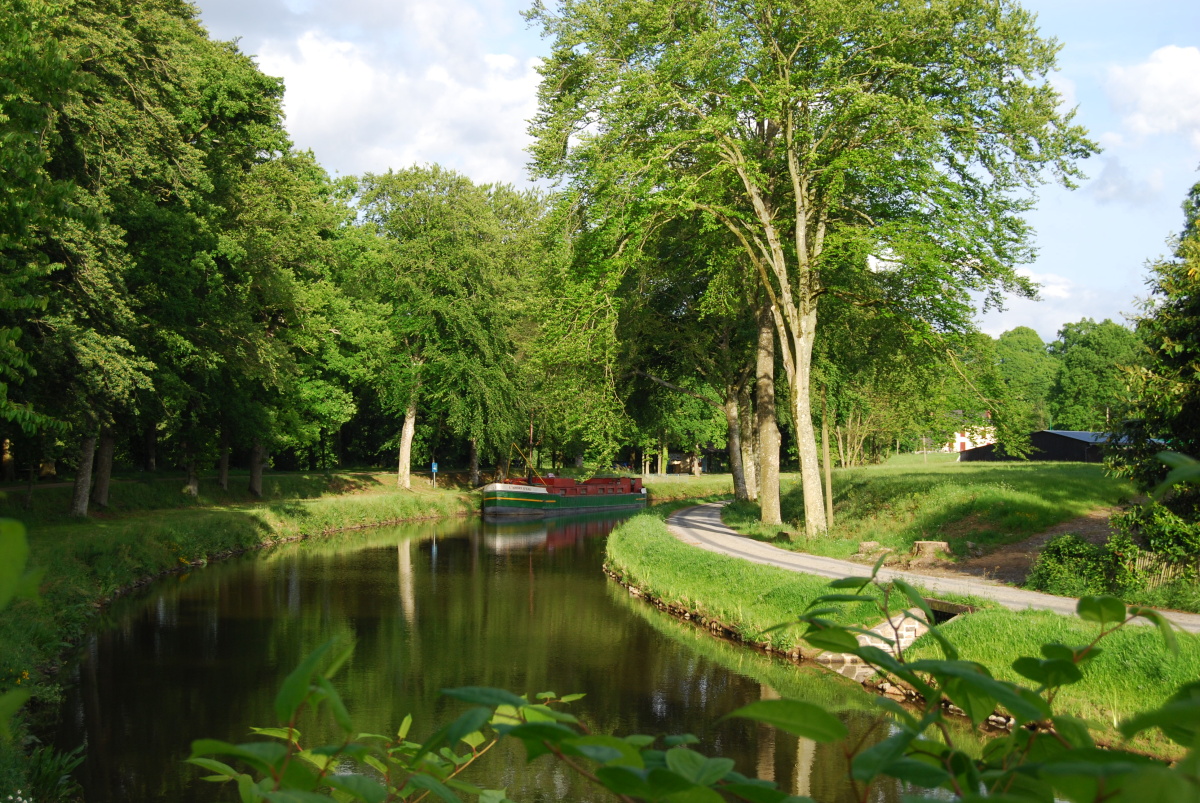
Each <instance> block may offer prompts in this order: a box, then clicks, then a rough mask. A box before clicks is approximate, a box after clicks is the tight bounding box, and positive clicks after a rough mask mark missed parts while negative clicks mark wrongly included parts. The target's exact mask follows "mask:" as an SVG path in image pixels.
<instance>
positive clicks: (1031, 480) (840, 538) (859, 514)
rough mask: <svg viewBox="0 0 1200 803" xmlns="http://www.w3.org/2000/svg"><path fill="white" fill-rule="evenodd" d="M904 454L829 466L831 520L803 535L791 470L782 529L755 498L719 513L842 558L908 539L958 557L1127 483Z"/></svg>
mask: <svg viewBox="0 0 1200 803" xmlns="http://www.w3.org/2000/svg"><path fill="white" fill-rule="evenodd" d="M902 457H903V458H905V459H904V460H903V461H899V460H898V461H897V462H895V463H886V464H883V465H879V466H870V467H867V468H858V469H845V470H838V471H835V472H834V474H833V492H834V526H833V527H832V528H831V530H830V532H829V534H828V535H826V536H823V537H821V538H814V539H811V540H806V539H805V538H804V537H803V534H802V533H803V517H804V502H803V498H802V493H801V489H800V484H799V478H798V477H797V476H796V475H785V476H784V478H783V481H782V486H783V488H782V494H781V503H782V513H783V519H784V521H785V522H787V525H786V529H787V531H788V532H790V537H784V538H780V537H779V536H778V533H779V532H780V531H781V530H782V529H784V528H780V527H778V526H775V527H764V526H763V525H761V524H760V523H759V521H758V518H759V508H758V505H757V504H755V503H747V502H735V503H733V504H731V505H729V506H728V507H727V508H725V511H724V513H723V517H724V520H725V523H726V524H728V525H729V526H730V527H732V528H734V529H735V530H738V531H739V532H742V533H745V534H747V535H750V536H752V537H756V538H761V539H764V540H771V541H773V542H776V543H778V544H779V545H780V546H784V547H788V548H792V549H797V550H802V551H805V552H811V553H813V554H817V555H827V556H830V557H838V558H848V557H851V556H853V555H854V554H855V553H856V552H857V551H858V544H859V542H860V541H878V542H879V543H880V545H881V546H883V547H887V548H890V549H891V550H893V552H894V553H895V554H896V555H897V556H900V555H906V554H908V552H909V551H910V550H911V548H912V543H913V541H918V540H935V541H947V542H949V543H950V548H951V552H952V553H953V554H954V555H955V556H960V557H961V556H964V555H966V554H967V551H968V547H967V544H966V542H967V541H971V542H973V543H975V544H978V545H981V546H988V545H1000V544H1007V543H1012V542H1015V541H1020V540H1022V539H1025V538H1028V537H1029V536H1031V535H1034V534H1036V533H1039V532H1042V531H1043V530H1045V529H1047V528H1049V527H1053V526H1054V525H1056V524H1060V523H1062V522H1064V521H1068V520H1070V519H1073V518H1076V517H1078V516H1082V515H1084V514H1086V513H1088V512H1089V511H1091V510H1095V509H1096V508H1098V507H1105V506H1110V505H1116V504H1118V503H1120V502H1122V501H1124V500H1127V499H1129V498H1130V497H1131V496H1132V495H1133V493H1134V489H1133V487H1132V485H1130V484H1129V483H1128V482H1127V481H1125V480H1121V479H1115V478H1112V477H1107V476H1105V474H1104V469H1103V467H1101V466H1099V465H1096V464H1091V463H1043V462H1038V463H954V462H941V463H935V462H934V461H933V460H932V458H934V457H935V455H930V458H931V462H930V463H929V465H928V466H926V465H925V464H924V463H920V462H915V461H913V460H911V458H912V457H913V456H912V455H903V456H902Z"/></svg>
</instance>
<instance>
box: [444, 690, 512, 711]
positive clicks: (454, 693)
mask: <svg viewBox="0 0 1200 803" xmlns="http://www.w3.org/2000/svg"><path fill="white" fill-rule="evenodd" d="M442 694H444V695H446V696H447V697H453V698H454V699H455V700H462V701H463V702H464V703H471V704H472V705H486V706H488V707H490V708H495V707H496V706H500V705H511V706H512V707H513V708H518V709H519V708H522V707H523V706H526V705H528V704H529V701H528V700H526V699H525V698H524V697H518V696H517V695H515V694H513V693H512V692H510V691H508V690H506V689H493V688H490V687H488V686H462V687H460V688H457V689H442Z"/></svg>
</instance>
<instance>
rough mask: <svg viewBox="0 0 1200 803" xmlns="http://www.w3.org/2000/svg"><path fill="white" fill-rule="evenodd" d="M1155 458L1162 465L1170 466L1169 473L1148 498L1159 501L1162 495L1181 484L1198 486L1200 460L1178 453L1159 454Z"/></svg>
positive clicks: (1199, 482)
mask: <svg viewBox="0 0 1200 803" xmlns="http://www.w3.org/2000/svg"><path fill="white" fill-rule="evenodd" d="M1157 457H1158V459H1159V460H1161V461H1162V462H1163V463H1165V464H1166V465H1168V466H1170V468H1171V471H1170V472H1169V473H1168V474H1167V476H1166V478H1165V479H1164V480H1163V481H1162V482H1161V483H1159V484H1158V485H1157V486H1156V487H1155V489H1154V490H1153V491H1151V493H1150V496H1151V497H1153V498H1154V499H1161V498H1162V496H1163V494H1165V493H1166V492H1167V491H1169V490H1171V488H1172V487H1173V486H1175V485H1178V484H1179V483H1181V482H1190V483H1192V484H1193V485H1200V460H1196V459H1195V458H1191V457H1188V456H1187V455H1184V454H1179V453H1178V452H1159V453H1158V455H1157Z"/></svg>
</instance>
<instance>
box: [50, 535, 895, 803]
mask: <svg viewBox="0 0 1200 803" xmlns="http://www.w3.org/2000/svg"><path fill="white" fill-rule="evenodd" d="M618 520H619V519H618V518H615V517H608V518H590V519H573V520H556V521H548V522H545V523H540V522H539V523H536V524H531V523H524V524H513V525H503V526H501V525H491V524H486V523H483V522H480V521H478V520H471V521H454V522H449V523H445V522H442V523H438V524H426V525H419V526H408V527H401V528H387V529H379V530H371V531H361V532H359V533H352V534H348V535H345V536H337V537H333V538H327V539H318V540H313V541H309V542H305V543H300V544H294V545H290V546H286V547H281V548H278V549H275V550H272V551H270V552H265V553H258V554H254V555H249V556H246V557H243V558H240V559H235V560H231V561H227V562H224V563H221V564H217V565H214V566H211V567H208V568H205V569H201V570H198V571H194V572H191V573H190V574H187V575H182V576H178V577H171V578H168V579H166V580H164V581H162V582H160V583H158V584H156V585H154V586H152V587H150V588H148V589H147V590H146V591H144V592H143V593H141V594H139V595H138V596H137V597H136V598H129V599H125V600H122V601H121V602H120V603H119V604H117V605H115V606H113V607H112V608H111V609H110V610H109V611H108V612H107V613H106V615H105V617H104V621H103V622H102V624H101V626H100V627H98V628H97V631H96V632H95V634H94V635H92V636H91V637H90V638H89V639H88V641H87V642H86V644H85V645H84V648H83V650H82V651H81V655H80V658H79V662H78V664H77V666H76V667H75V669H74V674H75V678H74V681H75V682H74V683H73V684H72V686H71V688H70V690H69V691H68V694H67V698H66V700H65V702H64V705H63V709H62V723H63V724H62V728H61V731H60V733H59V735H58V741H59V744H60V746H63V747H72V746H74V745H77V744H80V743H82V742H86V743H87V748H88V759H87V762H86V763H85V765H84V766H83V767H82V768H81V770H80V772H79V775H80V778H81V781H82V782H83V784H84V786H85V789H86V792H87V800H88V801H89V803H108V802H109V801H112V802H113V803H116V801H122V802H123V803H124V802H128V803H139V802H140V801H213V800H229V801H232V800H236V799H237V795H236V790H234V789H233V788H232V787H230V786H228V785H221V786H218V785H214V784H209V783H205V782H203V781H199V780H197V779H198V778H199V777H200V776H201V775H202V774H206V773H203V772H202V771H200V770H199V769H198V768H193V767H191V766H189V765H186V764H184V763H183V760H184V759H185V758H186V757H187V755H188V753H189V745H190V743H191V741H192V740H193V739H196V738H200V737H212V738H219V739H226V740H229V741H234V742H238V741H246V740H247V739H248V731H249V729H250V728H251V727H252V726H269V725H274V724H276V723H275V722H274V720H273V715H272V712H271V707H272V701H273V699H274V696H275V692H276V690H277V688H278V686H279V683H280V681H281V680H282V678H283V677H284V676H285V675H286V674H287V673H288V672H289V671H290V670H291V669H292V667H294V666H295V664H296V663H297V662H298V661H299V660H300V658H301V657H302V656H303V655H305V654H306V653H307V652H308V651H310V650H312V649H313V648H315V647H316V646H318V645H319V644H321V643H323V642H324V641H326V640H327V639H328V638H330V637H331V636H333V635H337V634H343V635H347V636H352V637H353V638H354V639H355V641H356V642H357V649H356V651H355V654H354V658H353V659H352V661H351V663H350V664H349V665H348V666H347V667H346V668H345V669H343V670H342V672H341V673H340V674H339V675H338V676H337V677H336V678H335V683H336V685H337V686H338V687H339V689H340V690H341V692H342V693H343V695H344V697H345V699H346V702H347V704H348V706H349V708H350V710H351V712H352V713H353V714H354V716H355V719H356V726H357V727H358V728H359V729H360V730H362V731H367V732H379V733H387V732H391V731H393V730H394V729H395V727H396V726H397V725H398V724H399V722H400V721H401V720H402V719H403V718H404V716H405V714H408V713H411V714H412V715H413V718H414V726H413V733H414V735H415V736H418V737H421V736H425V735H427V734H428V733H429V732H430V731H432V729H433V728H434V726H435V725H436V724H437V723H440V722H444V721H447V718H452V717H453V716H455V715H456V714H457V713H458V712H459V711H461V710H463V705H462V704H459V703H455V702H453V701H449V700H446V699H444V698H439V696H438V690H439V689H443V688H448V687H454V686H466V685H486V686H499V687H503V688H507V689H511V690H513V691H516V692H518V693H529V694H530V695H533V694H535V693H537V692H541V691H554V692H558V693H559V694H567V693H572V692H586V693H587V696H586V697H585V698H584V699H583V700H581V701H579V702H577V703H573V704H571V706H570V707H569V708H568V710H570V711H571V712H572V713H574V714H576V715H577V716H579V717H581V718H582V719H583V720H584V721H586V722H587V723H589V725H590V726H591V727H592V728H593V729H594V730H595V731H597V732H613V733H618V734H622V735H624V734H629V733H651V734H665V733H694V734H696V735H697V736H698V737H699V738H700V739H701V745H700V749H701V750H703V751H708V752H710V753H713V754H721V755H726V756H729V757H731V758H734V759H735V760H736V761H737V763H738V769H739V770H741V771H742V772H747V773H756V774H758V775H759V776H760V777H768V778H773V779H774V780H776V781H778V782H779V783H780V784H781V786H783V787H784V788H786V789H788V790H790V791H793V792H797V793H801V794H811V795H813V796H814V797H816V798H817V799H818V800H822V801H840V800H849V799H850V794H849V790H848V789H846V788H845V787H844V785H843V783H844V782H843V779H844V777H845V766H844V762H843V761H842V758H841V755H840V750H839V749H838V748H836V747H826V746H820V745H815V744H813V743H811V742H809V741H807V740H800V739H796V738H793V737H788V736H786V735H775V734H774V733H773V732H772V731H770V730H768V729H766V728H762V727H759V726H756V725H754V724H752V723H746V722H739V721H733V722H726V723H717V722H716V720H717V718H718V717H720V716H721V715H723V714H725V713H727V712H729V711H731V710H733V709H734V708H737V707H738V706H741V705H744V704H746V703H748V702H751V701H753V700H756V699H760V698H763V697H773V696H776V695H779V694H782V695H783V696H787V697H796V698H801V699H808V700H812V701H814V702H821V703H824V704H826V705H830V706H834V707H838V708H843V709H847V712H846V713H845V715H844V716H846V718H847V721H848V722H849V724H850V727H851V729H852V731H853V732H858V733H862V732H863V731H865V730H867V729H873V730H874V731H875V732H877V733H879V735H880V736H882V735H883V732H882V728H881V726H880V724H879V722H878V721H877V715H876V714H875V713H872V706H871V703H872V698H870V697H869V696H867V695H865V694H864V693H863V692H862V691H861V690H860V689H858V688H857V687H855V686H853V685H852V684H850V683H848V682H846V681H843V680H842V679H840V678H837V677H836V676H832V675H830V674H829V673H825V672H821V671H819V670H812V671H809V670H801V669H798V668H796V667H795V666H793V665H791V664H788V663H786V662H782V661H778V660H774V659H771V658H768V657H765V656H762V655H758V654H755V653H752V652H750V651H747V650H745V649H740V648H737V647H734V646H731V645H728V644H725V643H724V642H721V641H718V640H716V639H713V638H712V637H710V636H708V635H707V634H706V633H703V632H701V631H699V630H698V629H696V628H695V627H693V626H691V625H688V624H684V623H680V622H676V621H675V620H673V619H670V618H669V617H666V616H664V615H663V614H660V613H659V612H657V611H655V610H654V609H652V608H650V607H649V606H648V605H646V604H645V603H643V602H640V601H638V600H634V599H631V598H630V597H629V596H628V595H627V594H626V593H625V592H624V590H623V589H621V588H620V587H619V586H616V585H615V584H614V583H611V582H609V581H608V580H607V579H606V578H605V577H604V575H603V574H602V573H601V571H600V566H601V563H602V559H603V549H604V539H603V536H604V535H606V534H607V533H608V531H609V530H610V529H611V528H612V526H613V525H614V524H615V523H616V521H618ZM301 730H302V732H304V733H306V734H312V735H313V736H314V737H319V736H321V735H324V733H325V732H324V731H323V726H322V724H321V723H317V722H306V723H302V724H301ZM872 740H873V739H872ZM469 772H471V773H473V775H469V776H468V779H469V780H472V781H473V782H475V783H478V784H480V785H482V786H497V787H507V788H508V791H509V796H510V797H512V798H513V799H515V800H518V801H543V800H545V801H549V800H580V801H589V800H607V799H610V798H608V797H607V796H606V795H605V794H604V793H601V792H597V791H594V790H593V789H592V788H591V787H589V786H587V785H586V784H585V783H583V782H581V781H578V780H577V779H576V778H575V777H574V776H573V775H571V774H570V773H569V772H566V771H564V769H563V768H562V767H560V766H559V765H556V764H555V763H553V762H551V761H549V760H548V759H544V758H543V759H539V760H538V761H535V762H533V763H532V764H526V763H525V761H524V755H523V749H522V748H521V747H520V745H519V744H516V743H514V744H513V745H511V746H509V747H508V748H507V749H504V747H503V743H502V746H501V747H499V748H497V749H496V750H493V751H492V753H491V754H489V755H488V756H487V757H486V759H485V761H484V762H480V764H477V765H476V766H475V767H473V768H472V769H471V770H470V771H469ZM874 799H876V800H888V801H890V800H899V790H898V789H896V788H891V787H889V788H886V789H881V790H879V794H878V795H877V796H875V798H874Z"/></svg>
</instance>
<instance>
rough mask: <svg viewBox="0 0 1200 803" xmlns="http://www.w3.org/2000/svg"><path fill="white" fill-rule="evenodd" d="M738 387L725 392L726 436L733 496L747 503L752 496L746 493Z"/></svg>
mask: <svg viewBox="0 0 1200 803" xmlns="http://www.w3.org/2000/svg"><path fill="white" fill-rule="evenodd" d="M737 390H738V389H737V388H736V387H729V388H726V390H725V407H724V410H725V428H726V430H727V431H728V434H727V435H726V436H725V438H726V443H727V444H728V447H729V471H730V473H731V474H733V496H734V498H735V499H738V500H740V501H745V500H746V499H749V498H750V496H749V494H748V493H747V491H746V472H745V470H744V469H743V467H742V423H741V421H740V420H739V418H738V395H737Z"/></svg>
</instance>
